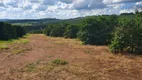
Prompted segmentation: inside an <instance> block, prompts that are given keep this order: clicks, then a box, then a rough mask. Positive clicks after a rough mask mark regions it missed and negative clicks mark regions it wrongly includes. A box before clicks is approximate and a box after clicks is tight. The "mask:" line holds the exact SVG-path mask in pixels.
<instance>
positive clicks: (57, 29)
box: [44, 24, 65, 37]
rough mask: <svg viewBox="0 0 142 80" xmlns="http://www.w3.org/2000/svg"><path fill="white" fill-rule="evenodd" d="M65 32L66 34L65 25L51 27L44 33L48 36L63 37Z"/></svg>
mask: <svg viewBox="0 0 142 80" xmlns="http://www.w3.org/2000/svg"><path fill="white" fill-rule="evenodd" d="M64 32H65V25H64V24H56V25H49V26H48V27H47V28H45V30H44V33H45V34H46V35H47V36H52V37H63V36H64Z"/></svg>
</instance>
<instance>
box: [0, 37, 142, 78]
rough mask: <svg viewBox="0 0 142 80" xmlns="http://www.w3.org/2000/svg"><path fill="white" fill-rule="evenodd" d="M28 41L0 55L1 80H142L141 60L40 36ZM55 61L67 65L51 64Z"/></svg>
mask: <svg viewBox="0 0 142 80" xmlns="http://www.w3.org/2000/svg"><path fill="white" fill-rule="evenodd" d="M28 39H29V41H30V42H29V43H27V44H12V45H10V50H4V51H1V52H0V80H19V79H20V80H114V79H115V80H142V57H140V56H134V55H113V54H111V53H110V52H109V49H108V48H107V47H105V46H87V45H86V46H83V45H81V44H80V43H81V42H80V41H77V40H71V39H63V38H51V37H46V36H45V35H40V34H39V35H36V34H35V35H32V36H30V37H29V38H28ZM17 51H19V52H17ZM13 52H14V53H17V54H12V53H13ZM56 59H60V60H65V61H67V62H68V64H66V65H54V64H52V62H53V61H54V60H56Z"/></svg>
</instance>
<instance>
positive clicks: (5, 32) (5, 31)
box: [0, 22, 26, 40]
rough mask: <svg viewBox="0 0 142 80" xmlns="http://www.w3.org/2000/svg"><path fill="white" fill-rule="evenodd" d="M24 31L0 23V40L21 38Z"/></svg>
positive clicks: (19, 27)
mask: <svg viewBox="0 0 142 80" xmlns="http://www.w3.org/2000/svg"><path fill="white" fill-rule="evenodd" d="M25 34H26V31H25V29H24V28H23V27H21V26H13V25H11V24H8V23H4V22H0V40H9V39H15V38H18V37H22V36H23V35H25Z"/></svg>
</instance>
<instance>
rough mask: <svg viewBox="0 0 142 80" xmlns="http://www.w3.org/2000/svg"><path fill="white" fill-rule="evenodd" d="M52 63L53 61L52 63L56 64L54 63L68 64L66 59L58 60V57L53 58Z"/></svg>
mask: <svg viewBox="0 0 142 80" xmlns="http://www.w3.org/2000/svg"><path fill="white" fill-rule="evenodd" d="M52 63H53V64H56V65H66V64H68V62H67V61H65V60H60V59H55V60H53V61H52Z"/></svg>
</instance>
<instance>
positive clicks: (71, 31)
mask: <svg viewBox="0 0 142 80" xmlns="http://www.w3.org/2000/svg"><path fill="white" fill-rule="evenodd" d="M78 31H79V26H77V25H68V26H67V28H66V31H65V33H64V37H65V38H77V33H78Z"/></svg>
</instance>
